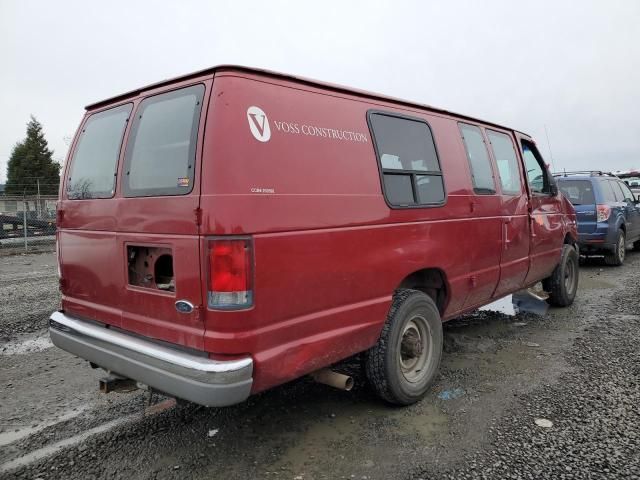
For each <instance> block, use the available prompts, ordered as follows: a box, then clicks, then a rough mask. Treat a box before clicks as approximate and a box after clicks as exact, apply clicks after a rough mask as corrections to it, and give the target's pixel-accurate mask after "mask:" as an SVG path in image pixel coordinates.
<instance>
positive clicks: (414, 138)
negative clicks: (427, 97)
mask: <svg viewBox="0 0 640 480" xmlns="http://www.w3.org/2000/svg"><path fill="white" fill-rule="evenodd" d="M369 123H370V125H371V130H372V132H373V137H374V139H375V145H376V154H377V155H378V161H379V163H380V169H381V171H382V184H383V187H384V188H383V190H384V195H385V197H386V199H387V202H388V203H389V204H390V205H393V206H399V207H405V206H406V207H409V206H421V205H432V204H442V203H443V202H444V199H445V191H444V182H443V178H442V171H441V170H440V162H439V161H438V155H437V153H436V146H435V143H434V142H433V135H432V134H431V129H430V128H429V125H427V123H426V122H424V121H423V120H420V119H413V118H407V117H404V116H395V115H393V114H387V113H381V112H380V113H371V114H370V115H369Z"/></svg>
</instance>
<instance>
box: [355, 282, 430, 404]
mask: <svg viewBox="0 0 640 480" xmlns="http://www.w3.org/2000/svg"><path fill="white" fill-rule="evenodd" d="M441 357H442V321H441V319H440V312H439V311H438V307H436V304H435V303H434V301H433V300H432V299H431V297H429V296H428V295H426V294H424V293H422V292H419V291H417V290H408V289H403V290H398V291H396V293H395V294H394V295H393V302H392V303H391V308H390V309H389V314H388V315H387V321H386V322H385V324H384V327H383V328H382V333H381V334H380V338H379V339H378V343H376V345H374V346H373V347H372V348H370V349H369V350H367V351H366V352H365V353H364V358H363V360H364V362H363V363H364V370H365V374H366V377H367V380H368V381H369V383H370V384H371V386H372V387H373V389H374V390H375V392H376V393H377V394H378V395H379V396H380V397H381V398H382V399H384V400H386V401H387V402H389V403H392V404H395V405H411V404H412V403H415V402H417V401H418V400H420V399H422V397H424V395H425V394H426V393H427V391H428V390H429V387H430V386H431V383H432V382H433V379H434V378H435V376H436V374H437V373H438V367H439V366H440V358H441Z"/></svg>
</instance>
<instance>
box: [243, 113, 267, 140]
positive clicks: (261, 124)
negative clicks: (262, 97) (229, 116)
mask: <svg viewBox="0 0 640 480" xmlns="http://www.w3.org/2000/svg"><path fill="white" fill-rule="evenodd" d="M247 115H249V116H250V117H251V120H253V124H254V125H255V126H256V128H257V129H258V130H259V131H260V136H263V135H264V121H265V120H266V119H267V117H266V116H265V115H262V123H259V122H258V119H257V118H256V114H255V113H248V114H247Z"/></svg>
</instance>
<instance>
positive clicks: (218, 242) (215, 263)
mask: <svg viewBox="0 0 640 480" xmlns="http://www.w3.org/2000/svg"><path fill="white" fill-rule="evenodd" d="M208 247H209V287H208V299H207V300H208V305H209V307H210V308H218V309H238V308H248V307H250V306H251V305H252V304H253V290H252V289H253V285H252V283H253V282H252V280H253V266H252V255H251V240H250V239H248V238H234V239H230V240H227V239H214V240H209V244H208Z"/></svg>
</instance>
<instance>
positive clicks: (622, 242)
mask: <svg viewBox="0 0 640 480" xmlns="http://www.w3.org/2000/svg"><path fill="white" fill-rule="evenodd" d="M554 177H555V178H556V181H557V183H558V187H559V188H560V191H561V192H562V193H563V194H564V195H565V196H566V197H567V198H568V199H569V201H570V202H571V203H572V204H573V206H574V207H575V209H576V216H577V218H578V240H579V245H580V253H581V254H583V255H604V258H605V262H606V263H607V264H608V265H622V263H623V262H624V258H625V253H626V247H627V246H628V245H629V244H631V243H633V246H634V248H635V249H636V250H639V249H640V206H639V204H638V200H636V198H635V196H634V195H633V193H632V192H631V190H630V189H629V187H628V186H627V184H625V183H624V182H623V181H622V180H620V179H619V178H618V177H616V176H615V175H613V174H611V173H604V172H566V173H558V174H555V175H554Z"/></svg>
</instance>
